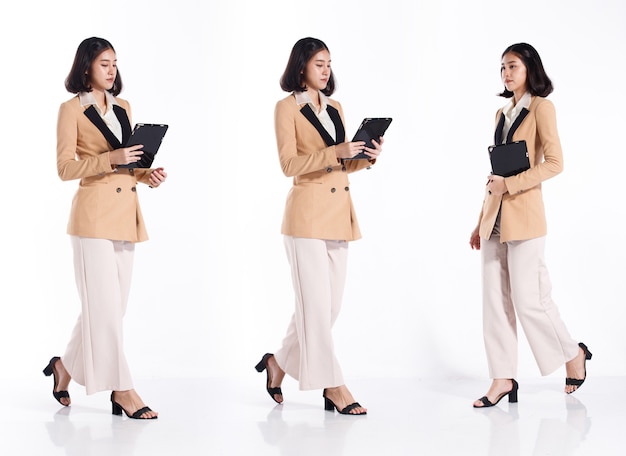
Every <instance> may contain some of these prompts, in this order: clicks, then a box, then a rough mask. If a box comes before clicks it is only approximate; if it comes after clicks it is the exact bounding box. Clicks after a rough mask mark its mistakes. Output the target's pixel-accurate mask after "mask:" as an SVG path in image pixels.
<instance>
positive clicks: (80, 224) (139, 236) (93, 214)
mask: <svg viewBox="0 0 626 456" xmlns="http://www.w3.org/2000/svg"><path fill="white" fill-rule="evenodd" d="M116 100H117V102H118V103H119V104H120V107H121V108H122V109H119V108H116V115H117V117H118V119H119V120H120V123H121V124H122V130H123V136H124V138H123V144H125V143H126V141H128V137H129V136H130V131H131V130H130V125H131V123H130V105H129V104H128V102H127V101H125V100H122V99H120V98H116ZM85 111H86V109H85V107H81V105H80V101H79V98H78V96H76V97H74V98H72V99H70V100H69V101H66V102H65V103H63V104H62V105H61V107H60V109H59V117H58V122H57V171H58V173H59V177H60V178H61V179H62V180H64V181H66V180H72V179H80V184H79V187H78V190H77V192H76V194H75V195H74V199H73V201H72V208H71V212H70V220H69V223H68V227H67V233H68V234H71V235H75V236H83V237H90V238H100V239H111V240H118V241H131V242H140V241H145V240H147V239H148V234H147V232H146V228H145V226H144V221H143V217H142V216H141V209H140V207H139V199H138V197H137V190H136V186H137V182H138V181H139V182H143V183H145V184H148V183H149V180H148V178H149V175H150V172H151V171H152V170H150V169H141V170H135V171H134V172H133V171H129V170H123V169H119V170H118V172H114V170H113V167H112V166H111V164H110V163H109V152H110V151H112V150H114V149H115V147H113V146H112V145H111V144H110V143H109V142H107V140H106V139H105V137H104V135H103V133H102V132H101V131H100V130H99V129H98V127H96V125H95V124H94V123H93V122H92V121H91V120H90V119H89V118H88V117H87V116H86V115H85Z"/></svg>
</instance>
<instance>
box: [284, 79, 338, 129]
mask: <svg viewBox="0 0 626 456" xmlns="http://www.w3.org/2000/svg"><path fill="white" fill-rule="evenodd" d="M319 94H320V111H319V112H317V107H316V106H315V105H314V104H313V101H311V97H310V96H309V93H308V92H306V91H304V92H294V95H295V97H296V103H298V105H299V106H302V105H304V104H307V103H308V105H309V106H311V109H312V110H313V112H314V113H315V115H316V116H317V118H318V119H319V121H320V122H321V124H322V126H323V127H324V129H325V130H326V131H327V132H328V134H329V135H330V136H331V137H332V138H333V140H334V141H337V131H336V130H335V124H334V123H333V121H332V119H331V118H330V115H329V114H328V111H327V110H326V106H328V97H327V96H326V95H324V94H323V93H322V92H319Z"/></svg>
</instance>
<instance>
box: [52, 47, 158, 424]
mask: <svg viewBox="0 0 626 456" xmlns="http://www.w3.org/2000/svg"><path fill="white" fill-rule="evenodd" d="M65 86H66V88H67V90H68V91H69V92H71V93H75V94H77V95H76V96H75V97H73V98H72V99H70V100H69V101H67V102H65V103H63V104H62V105H61V107H60V109H59V117H58V123H57V170H58V173H59V177H60V178H61V179H62V180H64V181H66V180H73V179H80V184H79V187H78V190H77V192H76V194H75V196H74V199H73V201H72V208H71V212H70V219H69V224H68V228H67V232H68V234H69V235H70V238H71V242H72V246H73V250H74V268H75V275H76V284H77V287H78V292H79V295H80V299H81V303H82V312H81V315H80V316H79V318H78V322H77V323H76V326H75V328H74V331H73V333H72V336H71V338H70V341H69V343H68V346H67V348H66V351H65V354H64V355H63V356H62V357H58V356H55V357H53V358H52V359H51V360H50V362H49V364H48V366H46V368H45V369H44V374H46V375H53V377H54V386H53V391H52V393H53V395H54V397H55V398H56V399H57V400H58V401H59V402H60V403H61V404H62V405H64V406H68V405H70V397H69V393H68V392H67V389H68V386H69V383H70V381H71V380H72V379H73V380H74V381H76V382H77V383H79V384H81V385H84V386H85V387H86V390H87V394H93V393H96V392H99V391H105V390H110V391H111V403H112V410H113V413H114V414H116V415H121V413H122V410H123V411H124V412H125V413H126V415H127V416H129V417H130V418H137V419H152V418H156V417H157V413H156V412H154V411H152V410H150V408H149V407H146V406H145V404H144V403H143V401H142V400H141V398H140V397H139V395H138V394H137V392H136V391H135V390H134V388H133V382H132V378H131V375H130V370H129V368H128V364H127V362H126V358H125V356H124V348H123V335H122V318H123V316H124V313H125V311H126V304H127V300H128V294H129V290H130V278H131V272H132V264H133V254H134V245H135V243H136V242H141V241H145V240H147V239H148V235H147V233H146V228H145V226H144V221H143V217H142V215H141V210H140V208H139V200H138V196H137V183H138V182H141V183H143V184H147V185H149V186H151V187H158V186H159V185H160V184H162V183H163V182H164V181H165V179H166V177H167V174H166V173H165V171H164V170H163V168H157V169H138V168H137V169H132V168H130V169H129V168H118V165H122V164H129V163H135V162H137V161H138V160H139V159H140V158H141V154H142V152H141V147H142V146H141V145H137V146H132V147H123V145H124V144H126V143H127V142H128V139H129V137H130V134H131V111H130V105H129V104H128V102H127V101H125V100H123V99H121V98H118V97H117V95H118V94H119V93H120V92H121V90H122V80H121V77H120V74H119V72H118V71H117V58H116V54H115V50H114V49H113V46H112V45H111V43H109V42H108V41H107V40H105V39H102V38H97V37H92V38H87V39H86V40H84V41H83V42H82V43H81V44H80V45H79V47H78V49H77V51H76V56H75V59H74V63H73V65H72V69H71V70H70V73H69V75H68V77H67V79H66V81H65Z"/></svg>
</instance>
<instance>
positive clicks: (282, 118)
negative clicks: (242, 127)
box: [274, 98, 338, 177]
mask: <svg viewBox="0 0 626 456" xmlns="http://www.w3.org/2000/svg"><path fill="white" fill-rule="evenodd" d="M296 115H301V114H300V112H299V111H298V110H297V105H294V104H293V101H292V100H290V99H289V98H287V99H284V100H281V101H279V102H278V103H277V104H276V108H275V110H274V126H275V130H276V144H277V146H278V157H279V160H280V166H281V168H282V170H283V173H284V174H285V176H287V177H293V176H299V175H302V174H308V173H312V172H315V171H319V170H320V169H324V168H327V167H329V166H337V164H338V161H337V156H336V155H335V146H330V147H323V148H320V149H316V147H315V145H311V144H298V139H297V134H296V128H297V124H298V122H297V121H296Z"/></svg>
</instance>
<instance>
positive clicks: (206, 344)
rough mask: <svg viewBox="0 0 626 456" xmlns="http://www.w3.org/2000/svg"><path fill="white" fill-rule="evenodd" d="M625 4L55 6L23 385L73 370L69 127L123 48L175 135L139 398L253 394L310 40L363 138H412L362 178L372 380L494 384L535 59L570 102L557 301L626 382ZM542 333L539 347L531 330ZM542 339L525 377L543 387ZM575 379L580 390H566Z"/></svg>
mask: <svg viewBox="0 0 626 456" xmlns="http://www.w3.org/2000/svg"><path fill="white" fill-rule="evenodd" d="M625 23H626V6H625V5H624V3H623V2H622V1H620V0H613V1H611V0H598V1H594V2H589V1H583V0H567V1H565V0H563V1H547V0H529V1H525V2H519V1H517V2H513V1H504V0H500V1H496V0H482V1H473V2H468V1H465V0H439V1H435V0H431V1H407V0H387V1H385V2H382V3H381V2H379V1H371V0H358V1H357V0H354V1H338V0H334V1H328V0H320V1H318V2H308V3H307V2H294V1H293V0H273V1H263V2H261V1H257V0H246V1H243V0H232V1H220V2H214V1H208V2H207V1H191V0H177V1H160V0H140V1H129V0H123V1H122V0H110V1H108V2H100V1H98V2H94V1H86V0H76V1H73V0H61V1H57V2H48V1H43V0H38V1H24V2H13V3H12V4H11V6H10V7H8V6H7V8H5V9H4V10H3V13H2V16H1V18H0V50H1V51H2V52H1V53H0V56H1V58H2V71H1V72H0V83H1V87H2V96H1V97H2V98H1V99H2V109H0V128H1V129H2V130H1V131H2V135H1V137H2V144H1V145H0V150H1V153H2V157H3V162H2V173H1V174H0V198H1V199H0V202H1V210H2V218H1V220H2V223H1V225H0V234H1V235H2V237H1V239H2V241H3V242H2V250H1V260H0V261H1V263H0V268H1V269H0V273H1V274H0V293H1V295H0V299H1V306H2V307H1V314H0V354H1V356H2V361H3V362H2V369H1V370H0V377H5V378H29V377H33V376H39V375H41V372H40V369H41V368H43V367H44V365H45V363H46V362H47V360H48V359H49V357H50V356H52V355H60V354H62V353H63V351H64V348H65V344H66V343H67V341H68V339H69V336H70V332H71V329H72V327H73V325H74V323H75V320H76V317H77V316H78V312H79V302H78V298H77V293H76V290H75V284H74V273H73V266H72V261H71V247H70V243H69V239H68V236H67V235H66V234H65V229H66V223H67V219H68V214H69V209H70V202H71V198H72V196H73V193H74V191H75V189H76V187H77V185H78V182H77V181H72V182H61V181H60V179H59V178H58V177H57V174H56V162H55V159H56V156H55V145H56V143H55V142H56V137H55V128H56V116H57V110H58V106H59V105H60V103H61V102H63V101H65V100H67V99H69V98H70V97H71V94H69V93H67V92H66V91H65V89H64V85H63V81H64V79H65V77H66V75H67V73H68V72H69V69H70V66H71V63H72V59H73V57H74V53H75V51H76V48H77V46H78V44H79V43H80V41H82V40H83V39H84V38H87V37H89V36H94V35H95V36H101V37H104V38H106V39H108V40H110V41H111V42H112V43H113V45H114V46H115V48H116V51H117V57H118V64H119V69H120V72H121V74H122V76H123V82H124V87H125V88H124V91H123V92H122V94H121V96H122V97H123V98H125V99H128V100H129V101H130V102H131V105H132V108H133V111H132V114H133V121H134V122H159V123H160V122H163V123H167V124H169V125H170V129H169V131H168V134H167V136H166V138H165V140H164V143H163V146H162V149H161V151H160V154H159V156H158V158H157V162H156V163H155V165H159V166H164V167H165V168H166V170H167V171H168V173H169V178H168V182H167V183H166V184H165V185H164V186H163V187H161V188H160V189H158V190H150V189H148V188H147V187H145V186H142V187H141V189H140V198H141V201H142V209H143V214H144V217H145V219H146V222H147V226H148V232H149V234H150V238H151V239H150V241H149V242H146V243H141V244H138V245H137V249H136V256H135V258H136V262H135V275H134V281H133V288H132V292H131V302H130V305H129V311H128V313H127V317H126V320H125V325H126V327H125V334H126V350H127V355H128V358H129V361H130V364H131V369H132V371H133V372H134V374H135V376H136V377H242V376H244V377H245V376H249V375H253V374H254V371H253V369H252V368H253V365H254V364H255V363H256V362H257V361H258V359H259V358H260V356H261V355H262V354H263V353H265V352H266V351H274V350H276V349H277V348H278V346H279V344H280V341H281V340H282V337H283V335H284V331H285V329H286V327H287V323H288V321H289V318H290V317H291V313H292V309H293V296H292V289H291V281H290V275H289V269H288V265H287V260H286V258H285V254H284V249H283V245H282V237H281V235H280V223H281V218H282V211H283V205H284V200H285V196H286V194H287V191H288V189H289V188H290V185H291V182H290V179H289V178H286V177H285V176H284V175H283V174H282V173H281V170H280V166H279V163H278V158H277V153H276V147H275V138H274V130H273V110H274V105H275V103H276V101H277V100H279V99H280V98H282V97H283V96H285V95H286V94H285V93H284V92H282V91H281V90H280V88H279V84H278V80H279V77H280V75H281V74H282V71H283V69H284V67H285V64H286V62H287V58H288V55H289V52H290V50H291V47H292V46H293V44H294V43H295V41H296V40H298V39H299V38H302V37H304V36H314V37H317V38H320V39H322V40H323V41H325V42H326V44H327V45H328V46H329V48H330V51H331V57H332V60H333V63H332V65H333V70H334V71H335V76H336V78H337V82H338V88H337V91H336V93H335V95H334V98H336V99H337V100H339V101H340V102H341V103H342V105H343V107H344V111H345V114H346V117H347V130H348V132H353V131H354V130H355V129H356V127H357V126H358V124H359V122H360V120H361V119H362V118H363V117H366V116H390V117H393V118H394V121H393V123H392V125H391V127H390V128H389V130H388V133H387V135H386V141H385V146H384V156H383V157H381V159H380V160H379V162H378V163H377V164H376V165H375V166H374V168H373V169H372V170H370V171H363V172H360V173H357V174H353V175H351V184H352V185H351V188H352V195H353V199H354V203H355V205H356V209H357V213H358V216H359V221H360V225H361V229H362V232H363V236H364V237H363V239H362V240H359V241H357V242H354V243H352V244H351V247H350V248H351V251H350V265H349V274H348V282H347V288H346V292H345V299H344V308H343V311H342V312H343V313H342V315H341V317H340V318H339V320H338V322H337V324H336V327H335V343H336V348H337V352H338V356H339V358H340V361H341V363H342V365H343V368H344V372H345V374H346V375H347V376H348V377H359V376H360V377H366V376H367V377H452V378H454V377H479V378H486V376H487V371H486V362H485V356H484V350H483V344H482V330H481V295H480V285H479V281H480V265H479V253H477V252H474V251H472V250H471V249H470V248H469V244H468V240H469V234H470V232H471V230H472V228H473V227H474V225H475V223H476V220H477V216H478V213H479V210H480V206H481V201H482V195H483V190H484V183H485V178H486V176H487V172H488V170H489V164H488V158H487V153H486V148H487V146H488V145H489V144H490V143H491V141H492V136H493V126H494V115H495V111H496V109H497V108H498V107H500V106H501V105H503V104H504V103H505V100H504V99H503V98H500V97H497V96H496V95H495V94H496V93H497V92H498V91H500V90H501V89H502V85H501V82H500V78H499V69H500V55H501V53H502V51H503V50H504V49H505V48H506V47H507V46H508V45H510V44H512V43H515V42H520V41H525V42H529V43H531V44H532V45H534V46H535V47H536V48H537V49H538V51H539V53H540V55H541V56H542V59H543V61H544V65H545V67H546V70H547V72H548V74H549V76H550V77H551V78H552V80H553V82H554V86H555V92H554V94H553V95H551V96H550V99H551V100H552V101H553V102H554V103H555V105H556V109H557V118H558V124H559V130H560V135H561V141H562V145H563V150H564V157H565V171H564V172H563V174H561V175H559V176H557V177H556V178H555V179H553V180H550V181H548V182H546V183H545V184H544V198H545V202H546V206H547V215H548V226H549V235H548V241H547V252H546V253H547V261H548V266H549V270H550V272H551V276H552V281H553V287H554V291H553V297H554V299H555V300H556V301H557V303H558V304H559V306H560V310H561V314H562V316H563V318H564V320H565V322H566V324H567V326H568V328H569V329H570V331H571V333H572V335H573V336H574V337H575V338H577V339H580V340H583V341H584V342H586V343H587V344H588V345H589V347H590V349H591V350H592V351H594V352H595V353H596V356H594V361H593V369H594V373H595V374H596V375H606V376H617V375H620V376H623V375H626V350H625V348H626V336H625V333H626V331H624V319H623V315H624V311H623V306H624V280H625V274H624V272H625V268H624V257H625V254H626V249H625V247H624V241H623V240H624V237H623V234H624V231H625V228H626V226H625V222H624V204H623V196H622V195H623V183H622V182H623V168H624V164H625V163H626V159H625V158H624V157H625V153H626V151H625V150H624V146H623V140H622V133H623V132H624V130H625V126H626V122H625V121H626V117H625V115H624V109H623V103H624V100H623V97H622V94H621V92H622V90H623V85H624V74H625V72H626V64H625V59H624V46H625V44H626V27H624V24H625ZM520 333H521V330H520ZM537 375H538V370H537V368H536V366H535V364H534V360H533V359H532V356H531V355H530V350H529V349H528V346H527V344H526V342H525V340H524V339H523V336H521V340H520V376H537ZM554 375H558V376H562V375H563V371H562V370H561V371H559V372H557V373H555V374H554Z"/></svg>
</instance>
